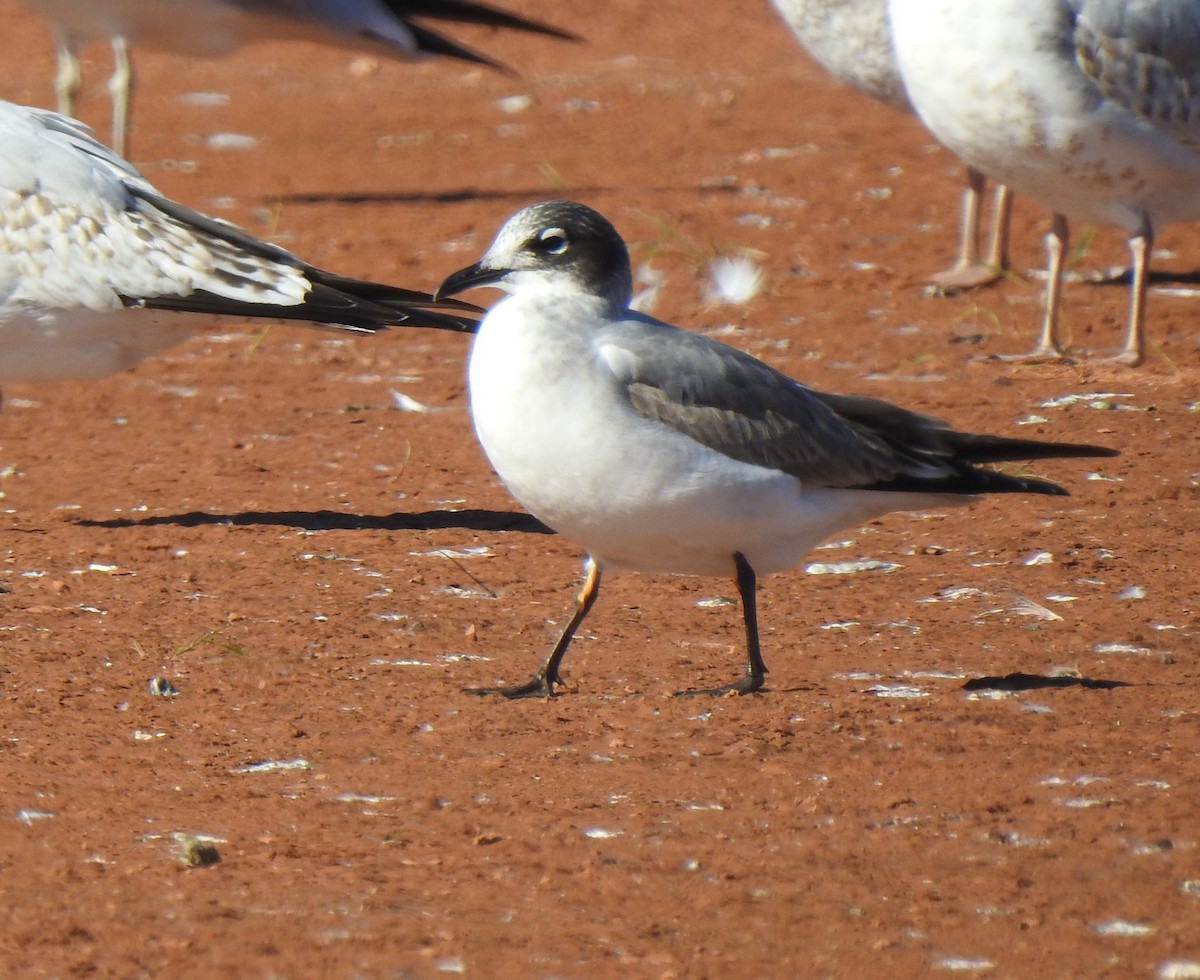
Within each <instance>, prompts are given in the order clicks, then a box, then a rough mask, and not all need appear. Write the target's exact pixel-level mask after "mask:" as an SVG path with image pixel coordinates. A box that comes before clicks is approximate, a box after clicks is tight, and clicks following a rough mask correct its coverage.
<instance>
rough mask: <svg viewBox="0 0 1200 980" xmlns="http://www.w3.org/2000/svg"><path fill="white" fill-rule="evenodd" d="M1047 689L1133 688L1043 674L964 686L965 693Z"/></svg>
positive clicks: (981, 680)
mask: <svg viewBox="0 0 1200 980" xmlns="http://www.w3.org/2000/svg"><path fill="white" fill-rule="evenodd" d="M1047 687H1086V688H1091V689H1093V690H1101V691H1111V690H1113V688H1117V687H1133V685H1132V684H1130V683H1129V682H1128V681H1110V680H1104V679H1102V678H1098V677H1046V676H1044V675H1042V674H1022V673H1016V674H1006V675H1005V676H1003V677H976V678H973V679H972V680H969V681H967V682H966V683H965V684H963V690H964V691H1040V690H1042V689H1044V688H1047Z"/></svg>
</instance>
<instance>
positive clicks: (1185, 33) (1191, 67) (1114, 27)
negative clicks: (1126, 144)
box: [1070, 0, 1200, 148]
mask: <svg viewBox="0 0 1200 980" xmlns="http://www.w3.org/2000/svg"><path fill="white" fill-rule="evenodd" d="M1070 7H1071V8H1072V10H1073V11H1074V13H1075V15H1076V18H1077V19H1076V22H1075V35H1074V38H1075V58H1076V61H1077V63H1078V64H1079V66H1080V68H1081V69H1082V70H1083V71H1084V72H1085V73H1086V74H1087V75H1088V77H1090V78H1091V80H1092V82H1093V83H1094V84H1095V86H1096V88H1097V90H1098V91H1099V92H1100V94H1102V95H1103V96H1104V97H1105V98H1107V99H1110V100H1112V101H1113V102H1116V103H1118V104H1120V105H1122V106H1124V107H1125V108H1126V109H1128V110H1129V111H1130V112H1133V113H1135V114H1136V115H1138V116H1141V117H1142V118H1143V119H1145V120H1146V121H1147V122H1150V123H1152V124H1153V125H1154V126H1156V127H1158V128H1159V129H1161V130H1163V131H1164V132H1167V133H1169V134H1170V135H1171V136H1172V138H1174V139H1176V140H1178V141H1179V142H1181V143H1184V144H1186V145H1189V146H1191V147H1193V148H1200V4H1198V3H1196V0H1070Z"/></svg>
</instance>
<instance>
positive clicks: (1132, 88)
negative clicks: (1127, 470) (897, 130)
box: [890, 0, 1200, 365]
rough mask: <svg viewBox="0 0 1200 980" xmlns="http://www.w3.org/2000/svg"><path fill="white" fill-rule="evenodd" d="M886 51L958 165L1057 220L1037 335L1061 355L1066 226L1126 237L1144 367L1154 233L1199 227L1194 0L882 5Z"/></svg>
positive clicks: (1198, 55)
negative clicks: (1094, 226) (1098, 226)
mask: <svg viewBox="0 0 1200 980" xmlns="http://www.w3.org/2000/svg"><path fill="white" fill-rule="evenodd" d="M890 11H891V16H892V22H893V31H894V36H895V40H896V50H897V56H898V58H899V61H900V67H901V70H902V72H903V75H904V80H905V84H906V86H907V89H908V93H909V96H910V97H911V98H912V100H913V103H914V105H915V106H916V107H917V111H918V112H919V113H920V115H921V118H922V119H923V120H924V121H925V123H926V125H927V126H929V128H930V129H931V130H932V131H933V133H934V135H936V136H937V138H938V139H939V140H941V142H942V143H944V144H945V145H946V146H947V147H948V148H949V149H950V150H952V151H953V152H954V153H956V154H958V155H959V156H960V157H961V158H962V159H963V160H965V161H966V162H967V163H968V164H969V165H971V166H974V167H978V168H979V169H980V170H982V171H984V172H985V173H987V174H988V175H989V176H990V177H992V178H994V179H996V180H1002V181H1004V182H1005V183H1007V184H1009V185H1010V186H1011V187H1012V188H1013V189H1014V190H1015V191H1016V192H1017V193H1019V194H1028V195H1029V196H1031V197H1033V198H1035V199H1037V200H1039V201H1041V202H1042V203H1043V204H1045V205H1047V206H1048V207H1050V208H1051V209H1052V210H1053V211H1054V212H1055V214H1054V221H1053V226H1052V230H1051V233H1050V235H1049V237H1048V238H1047V246H1048V251H1049V267H1048V276H1049V281H1048V285H1047V290H1046V309H1045V315H1044V318H1043V324H1042V334H1041V338H1040V340H1039V341H1038V345H1037V347H1036V348H1035V350H1034V351H1033V352H1032V354H1030V355H1029V357H1031V358H1035V359H1040V358H1055V357H1060V356H1062V354H1063V347H1062V342H1061V339H1060V337H1059V329H1058V319H1059V297H1060V294H1061V288H1062V276H1063V266H1064V262H1065V259H1066V255H1067V251H1068V234H1067V233H1068V226H1067V219H1068V218H1070V219H1072V220H1081V221H1087V222H1097V223H1106V224H1115V225H1119V226H1120V227H1122V228H1124V229H1125V230H1126V231H1128V232H1129V233H1130V236H1131V237H1130V240H1129V245H1130V250H1131V254H1132V260H1133V273H1132V277H1133V278H1132V287H1131V300H1130V309H1129V328H1128V332H1127V335H1126V339H1125V344H1124V347H1123V348H1122V350H1121V352H1120V354H1119V355H1118V356H1117V360H1119V361H1121V362H1123V363H1125V364H1129V365H1137V364H1140V363H1142V361H1143V360H1144V359H1145V351H1146V339H1145V303H1146V284H1147V276H1148V272H1149V263H1150V251H1151V247H1152V245H1153V242H1154V235H1155V232H1156V231H1157V230H1158V229H1159V228H1161V227H1162V225H1163V224H1165V223H1167V222H1169V221H1185V220H1190V219H1194V218H1197V217H1200V115H1198V114H1197V110H1198V109H1200V95H1198V94H1197V93H1198V92H1200V3H1197V2H1196V0H1137V2H1123V0H986V2H982V3H981V2H975V0H891V6H890Z"/></svg>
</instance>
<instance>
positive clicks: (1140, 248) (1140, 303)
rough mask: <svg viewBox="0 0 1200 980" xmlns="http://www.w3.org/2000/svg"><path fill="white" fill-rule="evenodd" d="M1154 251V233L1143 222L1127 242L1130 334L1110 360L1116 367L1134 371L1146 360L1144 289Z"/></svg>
mask: <svg viewBox="0 0 1200 980" xmlns="http://www.w3.org/2000/svg"><path fill="white" fill-rule="evenodd" d="M1153 247H1154V232H1153V231H1152V230H1151V229H1150V222H1149V221H1143V222H1142V227H1141V229H1140V230H1139V231H1138V233H1137V234H1136V235H1134V236H1133V237H1132V238H1131V239H1129V254H1130V255H1131V256H1132V257H1133V270H1132V277H1133V281H1132V282H1131V283H1130V284H1129V290H1130V291H1129V332H1128V333H1127V334H1126V335H1125V347H1124V348H1123V349H1122V350H1121V353H1119V354H1118V355H1117V356H1116V357H1114V358H1113V360H1114V361H1116V362H1117V363H1118V364H1125V365H1128V366H1129V367H1137V366H1138V365H1139V364H1141V363H1142V362H1143V361H1144V360H1145V359H1146V333H1145V326H1146V288H1147V286H1148V285H1149V282H1150V250H1151V249H1152V248H1153Z"/></svg>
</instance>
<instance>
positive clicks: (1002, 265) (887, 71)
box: [772, 0, 1012, 290]
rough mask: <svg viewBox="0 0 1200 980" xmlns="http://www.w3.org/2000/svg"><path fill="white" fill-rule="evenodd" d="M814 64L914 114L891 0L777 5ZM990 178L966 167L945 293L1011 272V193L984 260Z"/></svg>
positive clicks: (1000, 202) (997, 211)
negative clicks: (983, 215) (982, 235)
mask: <svg viewBox="0 0 1200 980" xmlns="http://www.w3.org/2000/svg"><path fill="white" fill-rule="evenodd" d="M772 2H773V3H774V5H775V9H776V10H777V11H778V12H779V15H780V16H781V17H782V18H783V19H784V21H785V22H786V23H787V25H788V27H790V28H791V29H792V33H793V34H794V35H795V36H796V40H797V41H799V42H800V46H801V47H803V48H804V49H805V50H806V51H807V52H808V53H809V55H811V56H812V58H813V60H814V61H816V62H817V64H819V65H820V66H821V67H822V68H824V69H825V70H826V71H827V72H829V73H830V74H831V75H833V76H834V77H835V78H836V79H838V81H840V82H843V83H845V84H847V85H850V86H852V87H853V88H856V89H858V90H859V91H860V92H863V93H865V94H866V95H869V96H871V97H872V98H875V99H877V100H879V101H880V102H883V103H885V104H886V105H890V106H891V107H892V108H894V109H902V110H903V111H905V112H914V111H915V110H914V109H913V106H912V102H911V101H910V100H909V98H908V92H907V91H905V88H904V79H903V78H902V77H901V75H900V66H899V65H898V64H897V63H896V50H895V47H894V45H893V44H892V29H891V25H890V24H889V23H888V11H887V4H888V0H772ZM986 188H987V178H986V177H985V176H984V175H983V173H982V172H981V171H979V170H977V169H975V168H974V167H967V188H966V190H965V191H964V192H963V203H962V232H961V238H960V240H959V250H958V260H957V261H956V262H955V263H954V265H953V266H951V267H950V268H949V269H945V270H943V271H941V272H936V273H934V274H933V275H932V276H930V280H931V281H932V282H933V283H934V285H936V286H939V287H941V288H942V289H947V290H952V289H969V288H972V287H975V286H983V285H986V284H987V283H990V282H994V281H995V280H997V279H999V278H1000V277H1001V276H1002V275H1003V274H1004V272H1005V271H1006V270H1007V269H1008V233H1009V226H1010V224H1011V219H1012V193H1011V192H1010V191H1009V189H1008V188H1007V187H1005V186H1004V185H1003V184H1000V185H998V186H997V187H996V195H995V202H994V206H993V216H992V217H993V228H992V238H991V245H990V248H989V249H988V256H987V258H986V259H984V258H981V257H980V254H979V223H980V212H981V207H982V201H983V196H984V193H985V190H986Z"/></svg>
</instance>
